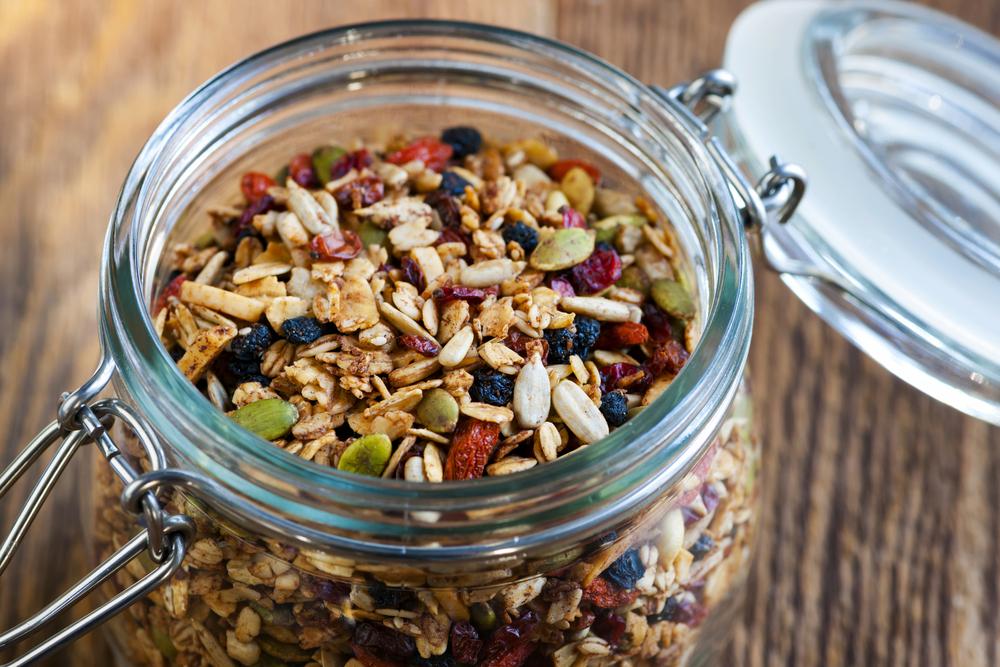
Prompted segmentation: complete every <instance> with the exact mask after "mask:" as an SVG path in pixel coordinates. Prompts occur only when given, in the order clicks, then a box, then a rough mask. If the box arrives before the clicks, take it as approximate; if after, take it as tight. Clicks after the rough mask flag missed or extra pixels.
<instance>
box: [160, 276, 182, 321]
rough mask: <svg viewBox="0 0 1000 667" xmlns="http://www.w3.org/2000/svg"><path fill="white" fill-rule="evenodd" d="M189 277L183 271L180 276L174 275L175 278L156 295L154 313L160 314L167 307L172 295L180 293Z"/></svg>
mask: <svg viewBox="0 0 1000 667" xmlns="http://www.w3.org/2000/svg"><path fill="white" fill-rule="evenodd" d="M187 279H188V277H187V276H186V275H184V274H183V273H182V274H180V275H178V276H174V278H173V279H172V280H171V281H170V282H169V283H167V286H166V287H164V288H163V291H162V292H160V295H159V296H158V297H156V303H155V304H154V305H153V315H157V314H159V312H160V311H161V310H163V309H164V308H166V307H167V302H168V301H169V300H170V297H172V296H173V297H176V296H178V295H180V293H181V285H183V284H184V281H185V280H187Z"/></svg>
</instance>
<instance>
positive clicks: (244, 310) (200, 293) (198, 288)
mask: <svg viewBox="0 0 1000 667" xmlns="http://www.w3.org/2000/svg"><path fill="white" fill-rule="evenodd" d="M180 298H181V301H185V302H188V303H193V304H197V305H199V306H205V307H206V308H211V309H212V310H217V311H219V312H222V313H225V314H226V315H232V316H233V317H237V318H239V319H241V320H246V321H247V322H256V321H257V320H259V319H260V316H261V314H262V313H263V312H264V308H265V307H266V306H265V304H264V303H263V302H262V301H258V300H256V299H250V298H248V297H245V296H240V295H239V294H236V293H235V292H230V291H228V290H224V289H219V288H218V287H212V286H211V285H203V284H201V283H196V282H194V281H193V280H185V281H184V283H183V284H181V292H180Z"/></svg>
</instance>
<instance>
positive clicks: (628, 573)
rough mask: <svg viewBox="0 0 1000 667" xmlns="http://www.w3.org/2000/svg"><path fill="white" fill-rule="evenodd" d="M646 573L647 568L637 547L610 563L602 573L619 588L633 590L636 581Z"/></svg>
mask: <svg viewBox="0 0 1000 667" xmlns="http://www.w3.org/2000/svg"><path fill="white" fill-rule="evenodd" d="M645 573H646V568H645V566H644V565H643V564H642V559H641V558H639V552H638V551H636V550H635V549H629V550H628V551H626V552H625V553H623V554H622V555H621V556H619V557H618V559H617V560H615V562H613V563H612V564H611V565H609V566H608V568H607V569H606V570H604V572H602V573H601V576H602V577H604V578H605V579H607V580H608V581H610V582H611V583H613V584H615V585H616V586H618V587H619V588H624V589H626V590H631V589H633V588H635V582H637V581H639V580H640V579H642V576H643V575H644V574H645Z"/></svg>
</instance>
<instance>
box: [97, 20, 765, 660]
mask: <svg viewBox="0 0 1000 667" xmlns="http://www.w3.org/2000/svg"><path fill="white" fill-rule="evenodd" d="M457 124H470V125H476V126H478V127H480V128H481V129H482V130H483V132H484V134H487V135H490V136H495V137H499V138H501V139H504V140H512V139H517V138H523V137H526V136H541V137H544V138H545V139H546V140H547V141H550V142H552V143H553V144H555V145H557V146H560V147H564V148H570V147H571V148H572V150H571V151H569V150H567V151H566V153H567V154H570V153H571V154H573V155H574V156H579V157H585V158H587V159H588V160H591V161H593V162H595V163H596V164H598V165H599V166H600V168H601V170H602V172H603V173H604V174H606V175H607V178H609V179H611V180H613V181H616V182H619V183H623V184H630V185H633V186H634V187H635V188H637V189H639V190H641V191H642V193H643V195H644V196H645V197H647V198H648V199H649V200H650V202H651V204H652V205H653V206H654V207H655V208H656V209H658V210H659V211H660V212H661V213H662V215H664V216H665V217H666V218H667V219H669V220H670V221H671V223H672V225H673V229H674V231H675V233H676V237H677V241H678V244H679V245H680V246H681V247H682V248H683V250H684V253H685V257H683V258H682V265H683V267H682V270H683V272H684V274H685V277H686V279H687V282H688V284H689V285H690V286H691V287H692V290H693V291H694V292H695V294H696V301H697V303H698V310H699V317H698V318H697V319H696V323H695V325H694V326H693V329H692V331H691V335H692V337H693V338H694V339H695V340H697V344H696V346H695V348H694V350H693V352H692V354H691V357H690V359H689V360H688V362H687V364H686V365H685V368H684V370H683V371H682V372H681V373H680V374H679V375H678V376H677V377H676V378H675V379H674V380H673V382H672V383H671V384H670V386H669V387H668V388H667V389H666V390H665V391H664V392H663V394H662V395H661V396H660V397H659V398H658V399H657V400H656V401H655V402H653V403H652V404H651V405H650V406H648V407H647V408H646V409H645V410H643V411H642V412H641V413H640V414H639V415H638V416H636V417H635V418H633V419H632V420H631V421H629V422H628V423H627V424H626V425H625V426H623V427H622V428H620V429H618V430H617V431H615V432H614V433H613V434H612V435H611V436H609V437H607V438H605V439H604V440H602V441H600V442H598V443H596V444H594V445H591V446H588V447H586V448H584V449H581V450H580V451H579V452H578V453H574V455H573V456H571V457H568V458H566V459H565V460H559V461H557V462H554V463H552V464H546V465H543V466H538V467H537V468H535V469H532V470H529V471H526V472H522V473H518V474H515V475H511V476H507V477H502V478H488V479H482V480H473V481H470V482H457V483H448V484H433V485H431V484H423V485H415V484H412V483H406V482H401V481H396V480H382V479H374V478H363V477H359V476H353V475H345V474H343V473H340V472H338V471H336V470H335V469H330V468H326V467H322V466H317V465H314V464H312V463H309V462H306V461H304V460H302V459H300V458H298V457H296V456H294V455H292V454H289V453H288V452H285V451H282V450H281V449H279V448H276V447H270V446H267V445H266V443H262V442H261V441H260V440H259V439H257V438H256V437H255V436H253V435H252V434H250V433H248V432H246V431H243V430H241V429H239V428H238V427H236V426H235V424H233V423H232V422H230V421H229V420H228V418H227V417H226V416H225V415H224V414H222V413H221V412H218V411H216V410H215V408H214V407H213V406H212V405H211V404H210V403H209V402H208V401H207V400H205V399H204V398H202V397H201V396H200V395H199V394H198V392H197V390H196V389H195V388H194V387H193V386H192V385H191V384H190V383H189V382H187V380H186V379H185V378H184V377H183V376H182V375H181V374H180V373H179V372H178V371H177V369H176V368H175V367H174V365H173V362H172V360H171V359H170V357H169V356H168V355H167V354H166V352H165V351H164V350H163V348H162V347H161V346H160V345H159V343H158V340H157V336H156V334H155V332H154V330H153V327H152V323H151V321H150V317H149V314H148V309H147V306H148V304H149V303H150V301H151V294H152V293H153V291H154V289H155V285H156V284H157V281H158V280H160V279H162V277H163V275H164V268H163V267H164V262H163V256H164V254H165V248H166V247H167V245H168V243H170V242H173V241H175V240H178V239H190V238H194V237H196V236H197V234H198V232H199V225H201V224H204V220H205V216H204V215H203V213H204V211H205V209H206V208H207V207H208V206H210V205H212V204H213V203H215V202H217V201H219V199H220V197H221V196H223V195H225V194H226V192H225V191H226V189H227V188H228V189H233V188H234V184H235V183H236V182H237V180H238V179H237V177H236V175H237V174H240V173H242V172H244V171H246V170H248V169H249V168H250V167H251V166H253V167H255V168H259V167H261V166H264V167H269V166H277V164H278V163H277V160H278V159H279V156H280V157H287V155H289V154H291V153H294V152H295V151H297V150H300V149H305V148H309V147H311V146H313V145H316V144H317V143H319V142H320V141H329V140H330V139H341V140H346V139H349V138H351V137H368V138H372V137H374V136H377V134H378V133H380V132H387V131H389V132H391V131H393V130H396V129H406V130H407V131H409V132H413V133H419V132H421V131H424V132H437V131H439V130H440V128H442V127H447V126H449V125H457ZM751 299H752V285H751V278H750V267H749V262H748V257H747V248H746V243H745V239H744V237H743V230H742V223H741V220H740V218H739V216H738V214H737V211H736V208H735V205H734V203H733V201H732V199H731V198H730V194H729V190H728V188H727V187H726V183H725V180H724V178H723V176H722V174H721V173H720V172H719V169H718V167H717V166H716V165H715V163H714V162H713V161H712V159H711V158H710V157H709V156H708V154H707V153H706V151H705V149H704V146H703V145H702V143H701V140H700V138H699V137H697V136H696V135H695V132H694V129H693V128H692V127H691V126H690V125H688V124H687V121H685V119H684V118H683V117H682V116H680V115H678V114H676V113H674V112H672V111H671V109H670V108H669V106H668V105H666V104H665V103H664V101H663V100H662V99H661V98H659V97H658V96H657V95H656V94H655V93H653V92H652V91H651V90H650V89H648V88H646V87H645V86H642V85H641V84H639V83H638V82H635V81H634V80H632V79H630V78H629V77H627V76H626V75H624V74H623V73H621V72H619V71H617V70H615V69H613V68H611V67H610V66H608V65H606V64H603V63H601V62H599V61H596V60H594V59H592V58H590V57H589V56H586V55H585V54H582V53H580V52H577V51H575V50H572V49H570V48H568V47H565V46H561V45H558V44H555V43H552V42H548V41H545V40H541V39H538V38H533V37H528V36H525V35H521V34H517V33H510V32H505V31H501V30H496V29H489V28H482V27H477V26H469V25H458V24H444V23H394V24H380V25H373V26H362V27H358V28H350V29H344V30H335V31H330V32H327V33H322V34H319V35H315V36H310V37H306V38H302V39H300V40H297V41H295V42H291V43H289V44H286V45H282V46H279V47H275V48H274V49H271V50H269V51H266V52H264V53H262V54H259V55H258V56H254V57H253V58H250V59H249V60H247V61H244V62H243V63H240V64H239V65H237V66H235V67H234V68H232V69H231V70H229V71H227V72H224V73H223V74H221V75H220V76H219V77H217V78H216V79H214V80H213V81H211V82H209V83H208V84H206V85H205V86H204V87H203V88H202V89H200V90H199V91H197V92H196V93H195V94H194V95H192V96H191V97H190V98H189V99H188V100H186V101H185V102H184V103H183V104H182V105H181V106H180V107H178V109H177V110H176V111H175V112H174V113H173V114H172V115H171V116H170V117H168V119H167V120H166V121H165V122H164V124H163V125H162V126H161V128H160V129H159V130H158V131H157V132H156V133H155V134H154V136H153V138H152V139H151V140H150V143H149V144H148V145H147V147H146V148H145V149H144V150H143V153H142V154H141V155H140V157H139V159H138V160H137V162H136V165H135V166H134V168H133V171H132V172H131V173H130V175H129V178H128V179H127V181H126V184H125V187H124V190H123V193H122V198H121V199H120V202H119V207H118V209H117V211H116V213H115V217H114V219H113V221H112V228H111V231H110V235H109V242H108V245H107V254H106V263H105V275H104V280H103V294H102V308H103V310H104V318H103V320H102V325H103V329H102V337H103V340H104V343H105V346H106V348H107V349H108V350H109V353H110V354H111V355H112V356H113V357H114V359H115V361H116V365H117V367H118V369H119V373H118V376H117V377H116V390H117V393H118V394H119V396H121V397H122V398H123V399H125V400H126V401H128V402H129V403H131V404H132V405H134V406H136V407H137V408H138V409H139V410H140V411H141V412H142V414H143V416H144V417H145V418H146V419H148V420H149V423H150V424H151V425H152V427H153V428H154V429H155V430H156V432H157V433H158V435H159V436H160V438H161V440H162V442H163V443H164V447H165V449H166V453H167V458H168V460H169V462H170V465H171V466H172V467H174V468H175V469H180V470H183V471H186V476H185V477H184V478H183V479H184V480H185V483H184V486H185V488H183V489H177V488H168V487H167V486H163V487H161V488H160V491H161V493H162V494H163V497H164V499H165V500H169V502H170V504H171V509H172V510H173V511H179V512H185V513H187V514H189V515H190V516H192V518H194V519H195V520H196V522H197V524H198V534H197V536H196V537H195V539H194V541H193V542H192V544H191V547H190V552H189V555H188V558H187V560H186V562H185V566H184V567H183V569H182V571H181V572H179V573H178V574H177V575H176V576H175V577H174V579H173V580H172V581H171V583H169V584H168V585H167V586H165V587H164V588H162V589H161V590H160V591H159V592H157V593H156V594H155V595H153V596H150V598H149V599H148V600H145V601H143V602H140V603H139V604H137V605H135V606H134V607H133V608H132V609H131V610H130V611H129V612H127V613H126V614H125V615H123V616H122V617H121V618H120V619H119V620H118V621H117V622H116V623H117V625H116V628H117V630H118V632H117V633H116V634H117V636H118V638H119V641H118V642H117V644H118V646H119V648H120V649H121V652H122V655H123V656H124V657H125V659H126V660H128V661H129V662H130V663H134V664H180V665H195V664H211V665H220V664H222V665H229V664H235V663H240V664H247V665H254V664H261V665H272V664H289V665H299V664H318V665H331V664H333V665H341V664H345V663H347V662H348V661H349V660H352V659H353V660H356V661H358V662H360V663H361V664H363V665H368V666H369V667H370V666H372V665H394V664H399V665H405V664H418V665H419V664H433V665H437V664H486V665H494V666H496V665H519V664H556V665H576V664H592V665H598V664H633V665H644V664H649V665H670V664H685V663H684V661H686V660H688V659H689V658H690V659H691V660H693V661H695V662H697V661H700V660H701V659H702V658H703V657H704V656H706V655H708V653H709V652H710V649H712V648H715V647H718V646H719V645H720V644H721V643H722V640H723V639H724V637H725V634H726V630H725V625H726V623H725V619H726V618H727V617H730V616H732V613H733V611H734V610H735V609H736V605H735V602H733V600H734V597H733V595H732V591H733V590H734V588H735V586H736V582H738V580H739V579H740V578H741V577H742V575H743V573H744V572H745V571H746V561H747V558H748V554H749V549H750V546H749V545H750V535H751V532H752V531H751V527H752V523H753V522H752V518H753V496H754V491H753V482H754V479H755V478H756V462H757V450H756V446H755V444H754V442H753V439H752V437H751V434H750V427H749V402H748V399H747V397H746V395H745V393H744V392H743V391H742V389H741V387H742V382H743V374H744V367H745V362H746V355H747V350H748V346H749V329H750V323H751V319H752V310H753V309H752V301H751ZM120 439H121V441H122V442H127V436H125V435H124V434H122V435H121V436H120ZM133 453H137V452H133ZM176 479H181V478H176ZM192 480H194V481H192ZM198 480H202V481H203V483H201V482H198ZM97 489H98V501H99V502H98V512H97V517H98V521H97V526H98V527H97V531H96V535H97V543H98V547H99V549H100V550H101V551H102V552H108V551H110V550H113V549H114V548H116V547H117V546H119V545H120V544H121V543H122V542H123V541H124V540H125V539H127V538H128V537H129V536H130V534H131V532H132V531H134V528H132V529H131V530H130V525H129V522H128V520H127V518H126V515H125V514H123V513H121V510H119V509H118V507H119V503H118V492H119V490H118V489H117V488H116V486H115V485H114V484H112V483H111V477H110V475H109V474H108V473H107V472H106V471H105V470H103V469H100V468H99V472H98V484H97ZM102 555H103V553H102ZM147 564H148V563H147ZM142 567H143V565H142V563H141V562H135V563H133V564H132V565H131V566H130V567H129V569H128V571H126V572H122V573H120V574H119V576H118V580H117V581H116V582H115V583H116V584H117V586H119V587H120V586H122V585H124V584H127V583H128V582H129V581H130V580H132V579H134V578H135V577H137V576H139V575H141V568H142ZM692 656H698V657H692ZM529 660H530V661H531V662H529ZM351 664H357V662H355V663H351Z"/></svg>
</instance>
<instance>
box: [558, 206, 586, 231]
mask: <svg viewBox="0 0 1000 667" xmlns="http://www.w3.org/2000/svg"><path fill="white" fill-rule="evenodd" d="M559 212H560V213H562V226H563V227H564V228H569V227H579V228H580V229H586V228H587V219H586V218H584V217H583V216H582V215H580V212H579V211H577V210H576V209H575V208H573V207H572V206H569V205H566V206H562V207H560V208H559Z"/></svg>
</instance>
